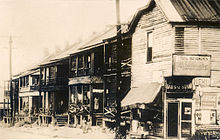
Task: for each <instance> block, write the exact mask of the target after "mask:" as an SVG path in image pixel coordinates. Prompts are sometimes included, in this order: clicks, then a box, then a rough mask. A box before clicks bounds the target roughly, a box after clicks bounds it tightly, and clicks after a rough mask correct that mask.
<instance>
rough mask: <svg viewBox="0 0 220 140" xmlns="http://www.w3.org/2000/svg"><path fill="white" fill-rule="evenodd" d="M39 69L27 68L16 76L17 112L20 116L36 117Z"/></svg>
mask: <svg viewBox="0 0 220 140" xmlns="http://www.w3.org/2000/svg"><path fill="white" fill-rule="evenodd" d="M39 74H40V71H39V69H35V70H28V71H25V72H23V73H22V74H20V75H19V78H18V83H19V84H18V85H17V86H18V95H19V98H18V102H19V103H18V114H19V116H20V117H28V118H33V117H36V114H37V113H38V109H39V102H38V101H39Z"/></svg>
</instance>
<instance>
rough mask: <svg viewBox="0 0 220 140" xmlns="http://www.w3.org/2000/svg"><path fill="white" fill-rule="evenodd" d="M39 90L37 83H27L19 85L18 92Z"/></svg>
mask: <svg viewBox="0 0 220 140" xmlns="http://www.w3.org/2000/svg"><path fill="white" fill-rule="evenodd" d="M37 90H39V85H28V86H24V87H20V89H19V92H28V91H37Z"/></svg>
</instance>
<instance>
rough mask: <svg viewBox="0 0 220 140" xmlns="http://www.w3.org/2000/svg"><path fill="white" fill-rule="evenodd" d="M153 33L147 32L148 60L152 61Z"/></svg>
mask: <svg viewBox="0 0 220 140" xmlns="http://www.w3.org/2000/svg"><path fill="white" fill-rule="evenodd" d="M152 47H153V33H152V32H148V33H147V62H150V61H152Z"/></svg>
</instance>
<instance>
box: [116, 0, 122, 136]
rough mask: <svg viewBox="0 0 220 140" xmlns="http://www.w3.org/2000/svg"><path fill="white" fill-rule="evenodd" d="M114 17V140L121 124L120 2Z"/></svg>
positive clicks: (117, 1) (117, 3)
mask: <svg viewBox="0 0 220 140" xmlns="http://www.w3.org/2000/svg"><path fill="white" fill-rule="evenodd" d="M116 17H117V47H116V53H117V82H116V87H117V89H116V104H117V106H116V109H117V113H116V116H115V117H116V118H115V119H116V133H115V138H116V139H119V138H120V122H121V45H122V41H121V24H120V1H119V0H116Z"/></svg>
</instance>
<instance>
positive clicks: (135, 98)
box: [121, 83, 161, 106]
mask: <svg viewBox="0 0 220 140" xmlns="http://www.w3.org/2000/svg"><path fill="white" fill-rule="evenodd" d="M160 89H161V84H160V83H145V84H142V85H140V86H138V87H136V88H131V90H130V91H129V92H128V94H127V95H126V96H125V98H124V99H123V100H122V102H121V106H128V105H133V104H137V103H144V104H147V103H152V102H153V101H154V99H155V98H156V96H157V94H158V93H159V92H160Z"/></svg>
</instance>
